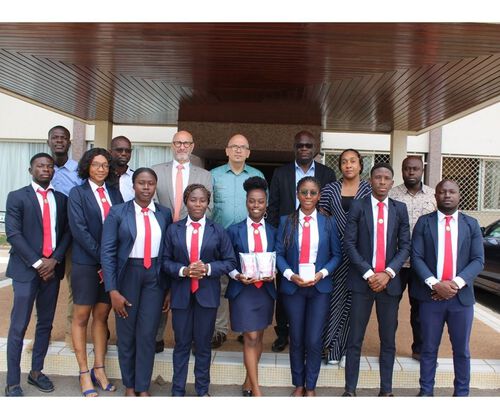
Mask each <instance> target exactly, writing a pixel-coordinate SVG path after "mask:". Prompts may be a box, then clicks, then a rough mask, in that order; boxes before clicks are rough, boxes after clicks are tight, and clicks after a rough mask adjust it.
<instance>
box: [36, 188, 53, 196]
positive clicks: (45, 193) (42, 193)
mask: <svg viewBox="0 0 500 419" xmlns="http://www.w3.org/2000/svg"><path fill="white" fill-rule="evenodd" d="M36 191H37V192H38V193H39V194H40V195H42V197H43V198H47V194H48V193H49V191H50V189H47V190H46V191H44V190H43V189H41V188H38V189H37V190H36Z"/></svg>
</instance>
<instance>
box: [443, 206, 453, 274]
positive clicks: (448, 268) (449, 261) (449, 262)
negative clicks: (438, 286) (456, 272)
mask: <svg viewBox="0 0 500 419" xmlns="http://www.w3.org/2000/svg"><path fill="white" fill-rule="evenodd" d="M451 218H452V217H451V215H446V216H445V219H446V224H445V226H444V263H443V275H442V276H441V281H451V280H452V279H453V251H452V247H451V227H450V221H451Z"/></svg>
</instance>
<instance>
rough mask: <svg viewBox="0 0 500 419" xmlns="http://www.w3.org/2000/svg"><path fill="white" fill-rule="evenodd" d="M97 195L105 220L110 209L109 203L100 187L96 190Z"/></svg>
mask: <svg viewBox="0 0 500 419" xmlns="http://www.w3.org/2000/svg"><path fill="white" fill-rule="evenodd" d="M97 193H98V194H99V198H100V199H101V204H102V209H103V210H104V219H106V217H107V216H108V213H109V210H110V209H111V206H110V205H109V202H108V200H107V199H106V195H105V194H104V188H103V187H102V186H101V187H99V188H97Z"/></svg>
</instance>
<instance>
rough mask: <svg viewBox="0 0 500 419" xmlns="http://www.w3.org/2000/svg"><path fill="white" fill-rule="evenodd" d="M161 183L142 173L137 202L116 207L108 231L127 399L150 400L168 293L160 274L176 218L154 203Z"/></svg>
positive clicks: (106, 249)
mask: <svg viewBox="0 0 500 419" xmlns="http://www.w3.org/2000/svg"><path fill="white" fill-rule="evenodd" d="M157 181H158V177H157V175H156V173H155V172H154V170H152V169H148V168H145V167H141V168H139V169H137V170H136V171H135V172H134V174H133V176H132V183H133V187H134V191H135V198H134V199H133V200H132V201H128V202H126V203H124V204H120V205H115V206H113V208H111V211H110V212H109V216H108V217H107V218H106V221H105V222H104V228H103V237H102V247H101V260H102V267H103V271H104V285H105V288H106V291H107V292H109V295H110V297H111V304H112V306H113V309H114V311H115V315H116V334H117V339H118V343H117V345H118V360H119V362H120V370H121V375H122V380H123V384H124V386H125V396H136V393H137V394H138V395H139V396H149V386H150V384H151V375H152V374H153V363H154V357H155V336H156V330H157V329H158V322H159V320H160V314H161V311H162V304H163V301H164V296H165V290H166V289H167V288H168V283H167V280H166V277H165V276H164V275H162V274H161V272H160V268H161V261H162V256H163V246H164V236H165V233H166V231H167V227H168V226H169V225H170V224H171V223H172V214H171V212H170V210H169V209H168V208H166V207H164V206H161V205H159V204H155V203H154V202H153V201H152V199H153V196H154V194H155V191H156V184H157ZM148 232H149V234H148ZM147 236H149V237H150V239H149V237H147ZM148 249H149V250H148Z"/></svg>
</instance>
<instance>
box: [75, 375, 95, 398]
mask: <svg viewBox="0 0 500 419" xmlns="http://www.w3.org/2000/svg"><path fill="white" fill-rule="evenodd" d="M89 372H90V371H89V370H87V371H79V372H78V373H79V377H78V381H80V378H81V376H82V375H83V374H88V373H89ZM90 378H91V379H92V376H90ZM81 385H82V384H81V383H80V386H81ZM91 395H92V396H91ZM82 396H83V397H97V396H98V394H97V391H96V390H95V388H89V389H88V390H82Z"/></svg>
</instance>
